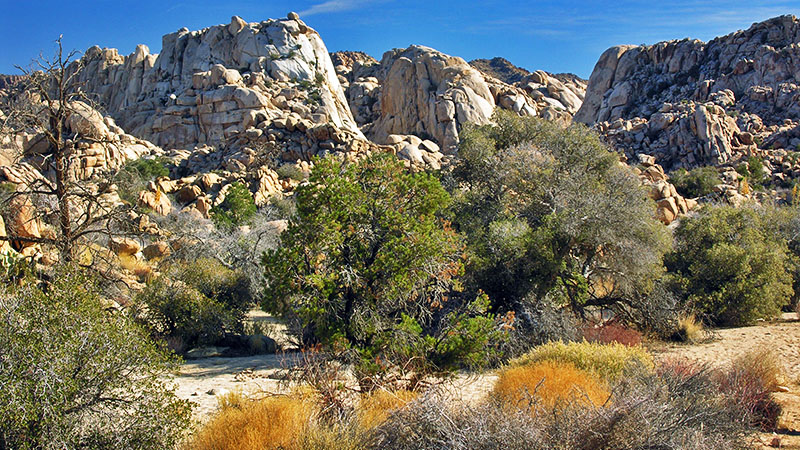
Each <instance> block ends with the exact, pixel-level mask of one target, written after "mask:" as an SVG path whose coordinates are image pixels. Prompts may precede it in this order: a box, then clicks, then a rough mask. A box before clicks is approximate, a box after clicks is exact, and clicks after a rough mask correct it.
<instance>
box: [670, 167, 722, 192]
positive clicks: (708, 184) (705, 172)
mask: <svg viewBox="0 0 800 450" xmlns="http://www.w3.org/2000/svg"><path fill="white" fill-rule="evenodd" d="M669 177H670V182H671V183H672V184H673V185H674V186H675V189H677V191H678V193H679V194H681V195H683V196H684V197H688V198H695V197H703V196H706V195H708V194H710V193H712V192H714V186H716V185H718V184H720V179H719V173H718V172H717V170H716V169H715V168H713V167H709V166H703V167H696V168H694V169H692V170H689V171H687V170H686V169H678V170H676V171H675V172H672V173H671V174H669Z"/></svg>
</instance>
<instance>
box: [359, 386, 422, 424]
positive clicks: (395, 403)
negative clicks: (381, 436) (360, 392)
mask: <svg viewBox="0 0 800 450" xmlns="http://www.w3.org/2000/svg"><path fill="white" fill-rule="evenodd" d="M418 396H419V394H418V393H416V392H412V391H406V390H398V391H387V390H384V389H379V390H376V391H374V392H371V393H369V394H366V395H364V396H363V397H361V403H360V405H359V410H358V425H359V427H360V428H361V429H363V430H368V429H370V428H374V427H376V426H378V425H380V424H382V423H383V422H384V421H385V420H386V418H387V417H389V413H391V412H392V411H394V410H397V409H401V408H403V407H404V406H406V405H407V404H408V403H409V402H411V401H413V400H414V399H416V398H417V397H418Z"/></svg>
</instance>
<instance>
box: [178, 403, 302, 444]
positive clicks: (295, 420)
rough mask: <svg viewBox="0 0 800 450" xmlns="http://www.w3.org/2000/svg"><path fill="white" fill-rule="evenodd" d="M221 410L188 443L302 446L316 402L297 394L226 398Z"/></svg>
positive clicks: (221, 404)
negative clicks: (294, 395)
mask: <svg viewBox="0 0 800 450" xmlns="http://www.w3.org/2000/svg"><path fill="white" fill-rule="evenodd" d="M220 406H221V409H220V411H219V412H218V413H217V415H216V416H215V417H214V418H212V419H211V420H210V421H209V422H208V423H207V424H206V425H205V426H203V428H202V429H200V430H199V431H198V433H197V434H196V435H195V436H194V437H193V439H192V440H191V441H190V442H189V443H188V445H187V446H186V448H187V449H196V450H265V449H278V448H280V449H299V448H300V447H301V441H302V438H303V434H304V433H305V431H306V430H307V428H308V427H309V424H310V421H311V415H312V414H313V405H312V403H311V402H310V401H308V400H306V399H302V398H297V397H289V396H275V397H267V398H264V399H261V400H247V399H242V398H240V397H237V396H231V397H229V398H228V397H226V398H225V399H223V400H222V401H221V402H220Z"/></svg>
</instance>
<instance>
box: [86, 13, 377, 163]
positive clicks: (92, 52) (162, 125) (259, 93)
mask: <svg viewBox="0 0 800 450" xmlns="http://www.w3.org/2000/svg"><path fill="white" fill-rule="evenodd" d="M83 65H84V68H83V69H82V70H81V72H80V74H79V81H80V82H81V83H83V85H84V89H86V90H87V91H89V92H91V93H93V94H95V95H96V96H98V97H99V99H100V101H101V102H102V103H103V104H104V105H105V107H106V109H107V111H108V112H109V114H111V115H112V116H113V117H114V118H115V119H116V121H117V122H118V123H119V124H120V125H121V126H122V128H124V129H125V130H127V131H128V132H130V133H131V134H133V135H135V136H138V137H141V138H144V139H148V140H150V141H152V142H153V143H155V144H156V145H159V146H161V147H165V148H184V149H191V148H193V147H194V146H196V145H200V144H211V145H218V144H220V143H222V142H224V141H226V140H227V139H229V138H230V137H231V136H234V135H236V134H238V133H241V132H244V131H246V130H247V129H249V128H251V127H254V126H256V125H258V124H259V123H261V122H263V121H265V120H276V119H282V118H285V117H286V116H288V115H289V114H290V113H293V114H296V115H299V116H300V117H302V118H303V119H306V120H310V121H312V122H314V123H332V124H333V125H335V126H336V127H338V128H340V129H343V130H347V131H349V132H351V133H353V134H354V135H356V136H358V137H363V136H361V132H360V131H359V129H358V127H357V126H356V123H355V121H354V120H353V117H352V115H351V114H350V110H349V107H348V105H347V100H346V99H345V96H344V92H343V91H342V89H341V86H340V84H339V79H338V77H337V75H336V73H335V71H334V68H333V63H332V62H331V59H330V57H329V55H328V52H327V49H326V48H325V44H324V43H323V42H322V39H321V38H320V36H319V34H317V32H316V31H314V30H313V29H311V28H309V27H308V26H307V25H306V24H305V23H303V21H301V20H300V19H299V18H296V15H292V17H291V18H287V19H282V20H267V21H264V22H258V23H246V22H244V21H243V20H242V19H241V18H239V17H233V18H232V19H231V23H230V24H227V25H217V26H213V27H209V28H206V29H203V30H200V31H189V30H188V29H185V28H184V29H181V30H179V31H177V32H175V33H172V34H168V35H166V36H164V37H163V39H162V51H161V53H160V54H158V55H151V54H150V53H149V50H148V49H147V47H145V46H143V45H140V46H138V47H137V48H136V50H135V51H134V52H133V53H132V54H130V55H128V56H120V55H119V54H118V52H117V51H116V50H114V49H100V48H99V47H92V48H90V49H89V50H88V51H87V52H86V54H85V55H84V57H83ZM74 67H77V66H73V68H74Z"/></svg>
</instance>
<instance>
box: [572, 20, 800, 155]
mask: <svg viewBox="0 0 800 450" xmlns="http://www.w3.org/2000/svg"><path fill="white" fill-rule="evenodd" d="M798 67H800V21H798V19H797V18H795V17H794V16H781V17H776V18H774V19H770V20H767V21H765V22H761V23H757V24H754V25H753V26H751V27H750V28H749V29H747V30H744V31H737V32H735V33H732V34H729V35H727V36H723V37H719V38H716V39H714V40H712V41H710V42H708V43H704V42H702V41H698V40H691V39H684V40H675V41H667V42H660V43H658V44H654V45H650V46H616V47H612V48H610V49H608V50H607V51H606V52H604V53H603V55H602V56H601V57H600V59H599V61H598V62H597V64H596V65H595V68H594V70H593V72H592V75H591V77H590V79H589V85H588V88H587V92H586V98H585V100H584V102H583V105H582V106H581V108H580V110H579V111H578V112H577V113H576V115H575V118H574V120H575V121H578V122H582V123H586V124H589V125H595V124H596V126H597V129H598V130H599V131H600V132H601V133H603V134H604V135H605V136H607V138H608V140H609V142H610V143H611V144H613V145H615V146H617V147H618V148H620V149H621V150H623V151H625V152H626V153H627V154H628V155H629V156H632V155H635V154H638V153H647V154H652V155H656V156H657V157H658V158H659V161H662V163H663V164H665V167H668V168H676V167H693V166H696V165H705V164H714V165H719V164H728V163H735V161H736V160H737V159H739V158H741V157H743V156H750V155H761V154H763V155H765V156H769V154H768V152H767V149H769V148H770V147H772V148H773V149H774V148H779V149H792V150H794V148H793V146H795V145H797V144H800V130H797V129H796V128H797V127H796V123H797V122H798V121H800V72H798ZM620 130H622V131H620Z"/></svg>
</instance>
